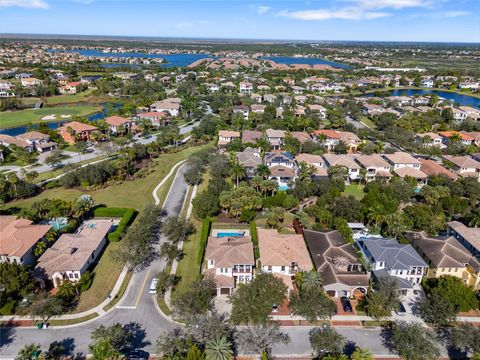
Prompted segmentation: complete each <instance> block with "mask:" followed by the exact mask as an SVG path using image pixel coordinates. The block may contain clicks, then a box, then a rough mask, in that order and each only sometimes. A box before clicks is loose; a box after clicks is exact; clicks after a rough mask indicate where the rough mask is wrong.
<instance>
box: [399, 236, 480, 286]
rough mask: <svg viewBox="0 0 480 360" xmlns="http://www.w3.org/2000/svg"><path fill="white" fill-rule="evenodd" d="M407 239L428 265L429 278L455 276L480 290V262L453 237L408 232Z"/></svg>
mask: <svg viewBox="0 0 480 360" xmlns="http://www.w3.org/2000/svg"><path fill="white" fill-rule="evenodd" d="M406 237H407V239H408V240H409V241H410V243H411V244H412V246H413V247H414V248H415V250H417V252H418V253H419V254H420V255H421V256H422V257H423V258H424V259H425V261H426V262H427V263H428V266H429V270H428V273H427V276H428V277H434V278H439V277H440V276H444V275H450V276H455V277H458V278H459V279H461V280H462V281H463V282H464V283H465V284H466V285H468V286H472V287H473V288H475V289H478V288H480V262H479V261H478V260H477V259H476V258H475V257H474V256H473V255H472V254H471V253H470V252H468V250H467V249H465V248H464V247H463V246H462V245H461V244H460V243H459V242H458V241H457V240H456V239H455V238H454V237H453V236H430V235H428V234H427V233H426V232H424V231H408V232H407V233H406Z"/></svg>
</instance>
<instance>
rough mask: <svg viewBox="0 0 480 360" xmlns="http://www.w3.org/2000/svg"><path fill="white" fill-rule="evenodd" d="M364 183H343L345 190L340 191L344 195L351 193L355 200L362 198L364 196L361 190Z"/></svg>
mask: <svg viewBox="0 0 480 360" xmlns="http://www.w3.org/2000/svg"><path fill="white" fill-rule="evenodd" d="M364 187H365V186H364V185H353V184H350V185H345V191H344V192H343V193H342V195H344V196H348V195H352V196H353V197H354V198H355V199H357V200H362V199H363V197H364V196H365V193H364V192H363V188H364Z"/></svg>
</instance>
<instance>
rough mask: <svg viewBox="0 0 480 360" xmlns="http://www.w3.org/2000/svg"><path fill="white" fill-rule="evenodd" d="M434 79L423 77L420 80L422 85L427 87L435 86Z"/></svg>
mask: <svg viewBox="0 0 480 360" xmlns="http://www.w3.org/2000/svg"><path fill="white" fill-rule="evenodd" d="M433 84H434V81H433V79H423V80H422V81H421V82H420V86H421V87H426V88H433Z"/></svg>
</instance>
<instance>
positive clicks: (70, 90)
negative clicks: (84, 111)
mask: <svg viewBox="0 0 480 360" xmlns="http://www.w3.org/2000/svg"><path fill="white" fill-rule="evenodd" d="M80 85H82V83H81V82H80V81H73V82H69V83H66V84H65V85H63V86H60V87H59V88H58V91H59V92H60V94H64V95H73V94H76V93H77V92H78V87H79V86H80Z"/></svg>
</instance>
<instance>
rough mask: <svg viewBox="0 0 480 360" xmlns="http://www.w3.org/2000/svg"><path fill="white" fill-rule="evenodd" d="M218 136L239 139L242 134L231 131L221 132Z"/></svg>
mask: <svg viewBox="0 0 480 360" xmlns="http://www.w3.org/2000/svg"><path fill="white" fill-rule="evenodd" d="M218 136H221V137H226V138H232V137H233V138H239V137H240V132H239V131H230V130H219V131H218Z"/></svg>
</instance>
